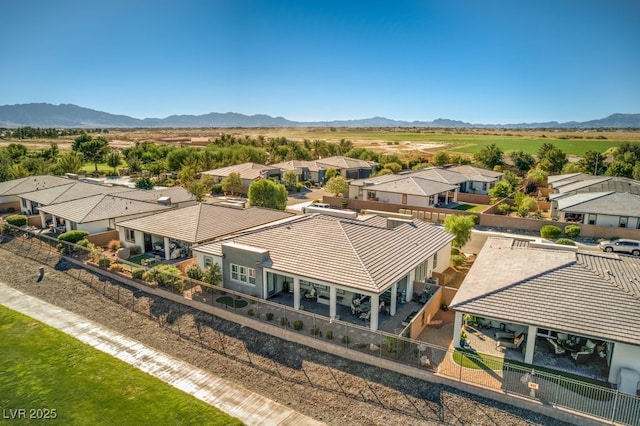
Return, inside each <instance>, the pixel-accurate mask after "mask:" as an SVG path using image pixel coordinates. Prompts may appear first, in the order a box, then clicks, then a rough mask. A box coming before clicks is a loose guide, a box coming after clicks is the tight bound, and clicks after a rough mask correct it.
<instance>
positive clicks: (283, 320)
mask: <svg viewBox="0 0 640 426" xmlns="http://www.w3.org/2000/svg"><path fill="white" fill-rule="evenodd" d="M280 325H281V326H283V327H288V326H289V320H288V319H286V318H285V317H281V318H280Z"/></svg>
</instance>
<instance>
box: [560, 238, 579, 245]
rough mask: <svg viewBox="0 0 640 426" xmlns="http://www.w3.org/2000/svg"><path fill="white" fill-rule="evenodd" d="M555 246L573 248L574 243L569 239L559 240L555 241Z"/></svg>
mask: <svg viewBox="0 0 640 426" xmlns="http://www.w3.org/2000/svg"><path fill="white" fill-rule="evenodd" d="M556 244H561V245H563V246H575V245H576V242H575V241H573V240H570V239H569V238H559V239H557V240H556Z"/></svg>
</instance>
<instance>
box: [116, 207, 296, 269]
mask: <svg viewBox="0 0 640 426" xmlns="http://www.w3.org/2000/svg"><path fill="white" fill-rule="evenodd" d="M291 216H293V214H291V213H286V212H283V211H280V210H272V209H263V208H257V207H254V208H249V209H238V208H233V207H224V206H220V205H215V204H214V205H211V204H201V203H200V204H196V205H193V206H189V207H183V208H179V209H172V210H168V211H163V212H160V213H156V214H152V215H148V216H144V217H139V218H136V219H131V220H125V221H122V222H119V223H118V224H117V225H116V229H117V230H118V232H119V235H120V241H122V244H123V246H124V247H132V246H138V247H140V248H142V251H143V252H155V253H158V254H159V255H161V256H163V257H164V258H165V259H167V260H169V259H176V258H178V257H191V248H192V246H194V245H196V244H202V243H205V242H207V241H211V240H214V239H216V238H221V237H224V236H226V235H229V234H232V233H236V232H239V231H242V230H245V229H249V228H254V227H256V226H260V225H264V224H267V223H271V222H275V221H278V220H283V219H286V218H289V217H291Z"/></svg>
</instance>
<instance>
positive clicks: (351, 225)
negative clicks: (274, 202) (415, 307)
mask: <svg viewBox="0 0 640 426" xmlns="http://www.w3.org/2000/svg"><path fill="white" fill-rule="evenodd" d="M453 238H454V237H453V235H452V234H449V233H448V232H446V231H444V230H443V229H442V228H440V227H437V226H434V225H432V224H429V223H426V222H423V221H420V220H417V219H413V220H401V219H394V218H387V217H382V216H370V217H368V218H366V219H364V220H359V219H346V218H339V217H334V216H326V215H319V214H312V215H304V216H296V217H294V218H292V219H291V220H288V221H284V222H282V223H279V224H275V225H272V226H267V227H263V228H261V229H257V230H254V231H251V232H244V233H238V234H235V235H232V236H230V237H227V238H224V239H221V240H217V241H214V242H211V243H208V244H203V245H200V246H197V247H194V248H193V252H194V254H195V256H196V257H197V259H198V265H199V266H200V267H203V268H204V267H206V266H208V265H210V264H213V263H216V264H218V265H220V267H221V270H222V275H223V286H224V287H225V288H230V289H232V290H235V291H239V292H242V293H245V294H250V295H253V296H256V297H260V298H264V299H268V298H269V297H272V296H275V295H277V294H279V293H292V294H293V301H294V303H293V306H294V308H295V309H300V308H301V304H300V302H301V299H304V300H307V299H306V298H305V297H304V296H305V294H308V293H311V294H313V299H314V302H312V303H324V304H326V305H328V306H329V316H330V317H332V318H334V317H335V316H336V310H337V305H338V304H340V305H343V306H347V307H348V306H350V305H352V304H353V301H354V300H355V299H358V300H362V298H365V297H367V298H369V300H370V305H369V308H370V311H369V312H370V314H369V315H370V317H369V320H370V327H371V329H373V330H376V329H377V328H378V312H379V310H381V309H382V307H381V297H383V296H384V299H386V300H388V301H389V305H390V306H389V313H390V315H395V313H396V304H397V303H400V302H403V301H408V300H411V298H412V297H413V293H414V292H413V286H414V281H422V282H424V281H426V279H428V278H430V277H431V276H432V274H433V273H434V272H443V271H444V270H445V269H446V268H447V267H448V266H449V258H450V252H451V241H452V240H453ZM384 299H383V300H384Z"/></svg>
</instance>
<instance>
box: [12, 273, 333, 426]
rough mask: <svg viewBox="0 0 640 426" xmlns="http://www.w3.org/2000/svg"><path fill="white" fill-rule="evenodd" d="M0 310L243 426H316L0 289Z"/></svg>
mask: <svg viewBox="0 0 640 426" xmlns="http://www.w3.org/2000/svg"><path fill="white" fill-rule="evenodd" d="M0 304H2V305H4V306H6V307H7V308H9V309H13V310H14V311H18V312H21V313H23V314H25V315H28V316H30V317H31V318H34V319H36V320H38V321H41V322H43V323H45V324H47V325H49V326H51V327H55V328H57V329H59V330H61V331H63V332H65V333H67V334H69V335H70V336H73V337H75V338H76V339H78V340H80V341H81V342H83V343H86V344H88V345H90V346H93V347H94V348H96V349H99V350H101V351H102V352H105V353H107V354H109V355H112V356H114V357H116V358H118V359H120V360H122V361H124V362H126V363H128V364H130V365H132V366H134V367H136V368H138V369H140V370H142V371H144V372H145V373H148V374H150V375H152V376H154V377H157V378H158V379H160V380H162V381H164V382H166V383H168V384H170V385H171V386H173V387H175V388H178V389H180V390H182V391H184V392H187V393H188V394H190V395H193V396H194V397H196V398H198V399H200V400H202V401H204V402H206V403H208V404H210V405H212V406H215V407H217V408H219V409H220V410H222V411H224V412H225V413H227V414H230V415H232V416H234V417H237V418H238V419H240V420H241V421H242V422H243V423H244V424H247V425H301V424H304V425H321V424H323V423H321V422H318V421H316V420H313V419H312V418H310V417H307V416H304V415H302V414H300V413H298V412H296V411H293V410H291V409H290V408H287V407H285V406H283V405H281V404H278V403H276V402H274V401H272V400H270V399H267V398H264V397H263V396H261V395H258V394H256V393H254V392H251V391H249V390H247V389H245V388H244V387H242V386H239V385H237V384H235V383H232V382H229V381H227V380H224V379H221V378H219V377H217V376H215V375H213V374H211V373H209V372H207V371H204V370H201V369H199V368H196V367H194V366H193V365H191V364H189V363H186V362H184V361H182V360H180V359H177V358H173V357H171V356H169V355H167V354H164V353H162V352H158V351H156V350H154V349H152V348H150V347H147V346H145V345H143V344H142V343H140V342H137V341H135V340H133V339H130V338H128V337H126V336H124V335H122V334H120V333H116V332H114V331H112V330H108V329H106V328H104V327H102V326H101V325H99V324H96V323H94V322H92V321H89V320H87V319H85V318H83V317H81V316H79V315H76V314H74V313H72V312H69V311H67V310H64V309H62V308H59V307H57V306H54V305H51V304H49V303H47V302H43V301H42V300H40V299H37V298H34V297H32V296H29V295H26V294H24V293H22V292H20V291H18V290H15V289H13V288H11V287H9V286H7V285H6V284H4V283H0Z"/></svg>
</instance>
